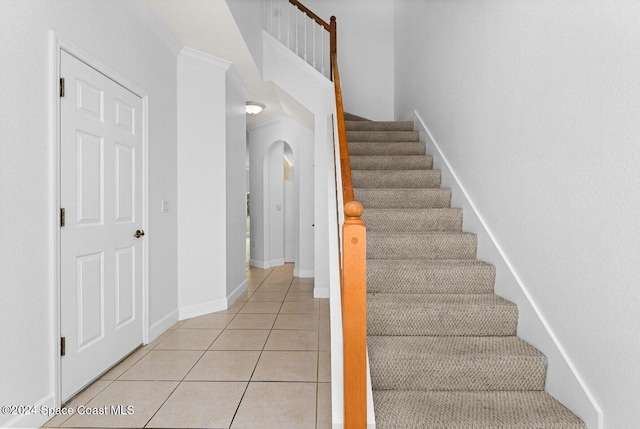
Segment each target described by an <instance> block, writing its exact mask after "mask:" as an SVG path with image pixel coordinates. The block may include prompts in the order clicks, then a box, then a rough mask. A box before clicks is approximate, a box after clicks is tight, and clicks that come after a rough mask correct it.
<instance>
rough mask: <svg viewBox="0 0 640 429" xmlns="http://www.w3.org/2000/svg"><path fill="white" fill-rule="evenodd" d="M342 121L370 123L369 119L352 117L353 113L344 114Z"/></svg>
mask: <svg viewBox="0 0 640 429" xmlns="http://www.w3.org/2000/svg"><path fill="white" fill-rule="evenodd" d="M344 120H345V122H352V121H368V122H371V119H367V118H363V117H362V116H358V115H354V114H353V113H347V112H344Z"/></svg>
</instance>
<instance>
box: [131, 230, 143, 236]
mask: <svg viewBox="0 0 640 429" xmlns="http://www.w3.org/2000/svg"><path fill="white" fill-rule="evenodd" d="M143 235H144V229H143V230H140V229H139V230H137V231H136V233H135V234H133V236H134V237H135V238H140V237H142V236H143Z"/></svg>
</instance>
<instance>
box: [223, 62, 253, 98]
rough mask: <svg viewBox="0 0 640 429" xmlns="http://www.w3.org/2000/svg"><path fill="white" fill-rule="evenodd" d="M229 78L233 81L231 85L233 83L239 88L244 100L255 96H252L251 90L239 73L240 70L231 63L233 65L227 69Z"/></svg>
mask: <svg viewBox="0 0 640 429" xmlns="http://www.w3.org/2000/svg"><path fill="white" fill-rule="evenodd" d="M227 78H229V82H230V83H231V85H233V86H234V87H235V88H236V89H237V90H238V92H239V93H240V95H241V96H242V98H243V99H244V101H249V100H251V99H253V97H252V96H251V92H249V89H248V88H247V87H246V86H245V84H244V82H243V81H242V78H241V77H240V75H239V74H238V71H237V70H236V68H235V67H234V66H233V64H232V65H231V67H229V70H227Z"/></svg>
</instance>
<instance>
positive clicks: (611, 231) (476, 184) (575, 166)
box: [395, 0, 640, 428]
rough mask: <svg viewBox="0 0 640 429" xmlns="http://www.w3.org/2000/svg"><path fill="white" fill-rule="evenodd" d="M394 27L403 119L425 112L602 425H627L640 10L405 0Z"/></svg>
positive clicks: (634, 288) (637, 348) (639, 328)
mask: <svg viewBox="0 0 640 429" xmlns="http://www.w3.org/2000/svg"><path fill="white" fill-rule="evenodd" d="M395 19H396V40H395V52H396V73H395V84H396V115H397V117H398V118H400V119H404V118H409V117H410V116H411V114H412V113H413V110H414V109H415V110H417V112H418V113H419V115H420V116H421V117H422V118H423V119H424V122H425V124H426V126H427V127H428V128H429V130H430V132H431V134H432V135H433V137H434V139H435V140H436V141H437V142H438V144H439V146H440V148H441V151H442V154H443V156H445V157H446V159H447V160H448V161H449V164H450V165H451V166H452V168H453V170H455V171H454V173H455V174H456V175H457V178H458V180H459V183H460V185H461V186H462V187H463V188H464V189H465V190H466V192H467V195H468V197H469V200H470V201H471V203H472V204H473V205H474V206H475V207H476V209H477V212H478V215H479V216H480V217H481V218H482V219H483V220H484V223H485V226H486V228H487V230H488V231H489V232H490V234H491V235H492V236H493V237H494V239H495V242H496V243H497V245H498V246H499V248H501V250H502V251H503V253H504V255H506V257H507V262H508V263H509V264H510V265H511V266H512V267H513V270H514V273H515V275H516V278H517V279H518V280H519V282H520V284H521V286H522V287H523V290H524V291H526V292H527V293H528V294H529V297H530V299H531V302H532V303H533V305H534V306H537V308H538V310H539V313H540V315H541V316H542V319H543V320H544V321H546V323H547V326H548V328H549V331H550V333H551V334H552V335H554V336H555V338H556V340H557V344H558V345H559V346H560V348H561V349H562V350H563V351H564V353H565V356H566V357H567V358H568V361H569V363H571V364H573V367H574V369H575V371H576V374H577V376H578V378H581V379H582V380H583V382H584V388H585V389H586V390H587V391H590V392H591V394H592V395H593V399H594V401H593V403H592V404H591V406H592V407H593V408H594V409H596V410H597V406H598V405H599V406H600V408H601V409H602V415H603V417H604V427H606V428H630V427H635V426H637V423H638V421H640V409H638V407H637V398H638V397H640V366H639V365H638V364H637V363H636V362H637V358H636V357H637V356H638V355H640V342H639V341H638V340H637V333H638V332H640V318H639V317H638V308H639V307H640V292H639V291H640V279H639V277H638V270H637V264H636V263H634V262H632V261H635V260H637V259H638V256H640V241H639V240H638V239H637V237H638V236H640V226H639V225H638V222H637V221H636V217H637V216H636V215H637V213H638V212H639V211H640V198H639V197H638V189H639V185H640V170H638V168H637V166H638V165H640V150H639V149H638V147H639V146H638V144H637V142H638V141H639V140H640V122H639V121H638V111H639V110H640V101H639V100H640V81H638V79H637V76H638V75H639V74H640V58H639V57H638V55H637V52H638V49H639V48H640V29H639V28H638V26H637V22H638V20H640V4H638V3H637V2H634V1H630V0H626V1H620V2H616V3H615V4H607V5H606V7H605V6H603V5H602V4H600V3H599V2H591V1H590V2H584V1H577V0H573V1H566V2H553V1H549V0H545V1H538V2H530V1H524V0H515V1H514V0H512V1H505V0H482V1H470V0H467V1H457V2H451V1H443V0H438V1H424V2H416V1H411V0H401V1H398V2H397V7H396V11H395ZM465 224H466V222H465ZM481 247H482V244H481ZM481 256H482V255H481ZM496 287H497V290H498V292H501V291H503V292H506V293H508V291H506V290H505V289H504V287H505V285H504V284H501V282H498V284H497V285H496ZM515 287H518V285H515ZM521 322H522V320H521ZM521 329H522V327H521V328H519V332H520V330H521ZM529 335H530V336H531V337H530V338H527V339H528V340H529V341H531V342H533V343H534V345H536V344H535V342H536V341H537V339H539V338H540V337H537V336H536V335H535V334H531V333H530V334H529ZM543 351H544V349H543ZM554 365H558V364H557V363H555V364H554V361H553V360H552V361H551V362H550V374H551V373H553V371H554V370H553V368H554ZM574 386H575V383H572V382H568V383H564V382H563V380H562V379H560V378H559V377H554V376H551V375H550V376H549V379H548V380H547V388H548V389H549V391H550V392H551V393H552V394H554V395H555V396H557V397H559V398H560V399H562V400H563V401H564V402H565V403H568V402H572V396H574V395H575V396H577V397H581V396H584V393H583V392H576V391H571V389H573V388H574ZM573 405H574V406H573V407H572V408H573V411H575V412H577V413H578V414H579V415H581V417H583V418H585V420H587V423H588V424H589V425H590V427H597V417H594V413H593V410H589V409H588V406H587V405H586V404H585V403H584V402H579V401H578V402H576V403H575V404H573ZM576 407H577V408H576Z"/></svg>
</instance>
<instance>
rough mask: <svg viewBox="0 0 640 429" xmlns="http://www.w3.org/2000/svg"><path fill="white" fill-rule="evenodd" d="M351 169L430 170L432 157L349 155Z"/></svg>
mask: <svg viewBox="0 0 640 429" xmlns="http://www.w3.org/2000/svg"><path fill="white" fill-rule="evenodd" d="M350 163H351V169H352V170H430V169H431V168H432V167H433V158H432V157H430V156H425V155H414V156H351V159H350Z"/></svg>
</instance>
